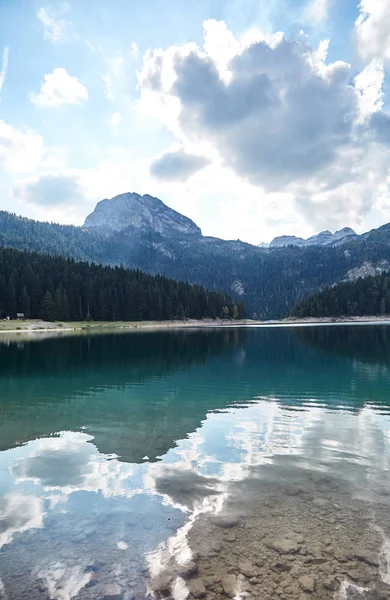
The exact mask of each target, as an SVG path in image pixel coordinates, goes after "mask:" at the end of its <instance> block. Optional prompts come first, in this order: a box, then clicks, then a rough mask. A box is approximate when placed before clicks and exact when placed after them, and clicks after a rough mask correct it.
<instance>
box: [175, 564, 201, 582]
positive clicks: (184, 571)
mask: <svg viewBox="0 0 390 600" xmlns="http://www.w3.org/2000/svg"><path fill="white" fill-rule="evenodd" d="M197 570H198V565H197V563H196V562H195V561H194V560H189V561H188V562H186V563H185V564H184V565H179V566H178V568H177V573H178V575H180V576H181V577H184V579H185V578H186V577H191V576H192V575H194V574H195V573H196V572H197Z"/></svg>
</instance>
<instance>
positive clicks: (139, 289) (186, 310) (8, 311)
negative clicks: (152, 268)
mask: <svg viewBox="0 0 390 600" xmlns="http://www.w3.org/2000/svg"><path fill="white" fill-rule="evenodd" d="M18 312H20V313H24V315H25V317H26V318H28V317H30V318H42V319H45V320H47V321H54V320H68V319H70V320H73V321H78V320H88V319H93V320H95V321H101V320H103V321H114V320H129V321H138V320H163V319H175V318H195V319H199V318H204V317H211V318H215V317H233V318H241V317H243V316H244V313H245V309H244V306H243V304H242V303H235V302H234V301H233V300H232V298H230V297H228V296H225V295H223V294H220V293H218V292H214V291H212V292H209V291H207V290H205V289H204V288H203V287H202V286H200V285H189V284H188V283H183V282H177V281H174V280H173V279H168V278H166V277H162V276H152V275H148V274H146V273H142V272H141V271H139V270H132V271H131V270H128V269H125V268H123V267H115V268H111V267H103V266H98V265H91V264H88V263H85V262H76V261H74V260H73V259H65V258H58V257H52V256H48V255H40V254H37V253H30V252H21V251H17V250H12V249H6V248H0V315H1V317H3V318H4V317H6V316H10V317H11V318H14V317H15V316H16V314H17V313H18Z"/></svg>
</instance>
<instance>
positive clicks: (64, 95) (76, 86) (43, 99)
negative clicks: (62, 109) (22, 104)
mask: <svg viewBox="0 0 390 600" xmlns="http://www.w3.org/2000/svg"><path fill="white" fill-rule="evenodd" d="M31 99H32V101H33V102H34V104H36V105H38V106H41V107H54V106H60V105H61V104H81V103H83V102H86V101H87V100H88V90H87V88H86V87H85V86H84V85H83V84H82V83H81V82H80V81H79V80H78V79H77V77H72V76H71V75H69V73H68V72H67V70H66V69H64V68H62V67H58V68H56V69H54V70H53V72H52V73H49V74H47V75H45V76H44V82H43V84H42V87H41V90H40V92H39V94H31Z"/></svg>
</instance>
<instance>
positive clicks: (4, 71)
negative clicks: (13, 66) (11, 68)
mask: <svg viewBox="0 0 390 600" xmlns="http://www.w3.org/2000/svg"><path fill="white" fill-rule="evenodd" d="M8 54H9V53H8V47H7V46H6V47H5V48H4V51H3V59H2V62H1V71H0V92H1V88H2V87H3V85H4V81H5V78H6V77H7V69H8Z"/></svg>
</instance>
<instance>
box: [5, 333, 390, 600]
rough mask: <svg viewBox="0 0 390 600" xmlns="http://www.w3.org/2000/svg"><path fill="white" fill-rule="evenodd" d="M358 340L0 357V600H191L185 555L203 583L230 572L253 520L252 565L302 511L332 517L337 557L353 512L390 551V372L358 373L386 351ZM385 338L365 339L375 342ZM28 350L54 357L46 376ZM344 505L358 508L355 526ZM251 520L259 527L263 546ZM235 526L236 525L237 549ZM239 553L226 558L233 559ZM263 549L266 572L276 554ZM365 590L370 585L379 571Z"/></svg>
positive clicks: (243, 338)
mask: <svg viewBox="0 0 390 600" xmlns="http://www.w3.org/2000/svg"><path fill="white" fill-rule="evenodd" d="M356 329H357V330H358V331H359V333H357V334H355V333H354V334H351V335H350V337H348V336H347V337H348V339H353V343H349V342H348V344H347V345H346V343H345V339H346V337H345V333H344V332H343V331H342V329H341V328H337V329H336V328H334V329H333V333H332V332H331V333H327V334H326V336H324V335H323V334H322V333H321V334H319V335H317V334H313V333H310V335H309V336H308V337H309V338H310V339H309V344H308V343H307V339H304V340H302V336H301V332H300V331H298V334H297V330H296V329H294V330H289V329H286V330H281V329H278V330H270V329H269V330H251V331H249V332H248V333H246V332H245V331H244V330H231V331H230V332H228V331H223V332H219V331H214V332H202V331H199V332H190V334H188V333H185V332H183V333H180V332H175V333H174V334H171V333H166V334H161V333H159V334H148V335H146V336H144V335H139V334H138V335H136V336H129V335H123V336H122V335H121V336H117V337H116V336H107V339H106V342H105V341H104V340H105V336H104V337H99V338H90V339H85V338H84V339H82V340H80V339H77V338H68V339H66V340H65V339H61V340H58V341H56V340H50V342H39V343H36V344H26V345H25V347H24V349H19V350H17V349H15V348H13V347H12V345H11V346H10V347H8V348H5V347H3V349H2V353H3V354H2V358H3V361H2V364H1V369H0V385H1V391H2V394H1V399H0V406H1V414H2V417H4V420H3V422H2V424H1V425H0V432H1V433H3V432H4V434H5V436H6V437H5V438H2V439H3V441H2V443H3V448H4V449H3V452H1V453H0V517H1V518H0V548H2V554H1V557H0V558H1V560H0V577H1V581H2V584H1V585H2V586H3V588H4V590H5V591H4V594H8V596H9V597H10V598H11V597H12V598H23V597H28V598H53V599H57V598H58V599H59V600H67V599H68V598H69V599H70V598H75V597H77V598H86V599H87V598H88V599H90V598H102V597H115V596H116V597H118V598H127V600H130V598H133V597H136V598H137V597H144V595H145V592H146V585H147V579H148V575H151V580H149V585H150V586H151V588H150V589H153V590H155V593H156V594H158V593H160V592H163V593H165V592H166V591H167V590H166V589H164V586H165V588H166V587H167V586H168V591H169V593H174V594H175V595H176V596H177V597H178V598H179V597H183V594H184V595H186V594H187V593H188V585H190V584H188V585H187V583H186V581H187V577H188V576H187V575H185V576H184V575H183V569H184V571H185V569H186V568H187V567H186V565H188V561H189V560H190V559H191V557H192V556H193V555H194V554H196V555H197V556H198V559H199V560H198V562H199V564H198V566H197V568H198V572H199V573H200V574H201V576H202V578H203V579H204V580H206V582H207V568H206V567H207V564H208V562H210V560H211V562H212V565H213V567H212V568H213V569H215V571H216V572H217V571H218V570H221V569H222V570H223V569H225V570H226V571H228V569H229V567H228V564H229V560H231V557H232V556H236V557H237V553H238V554H240V553H241V552H244V554H245V552H247V553H250V552H251V545H250V544H251V541H250V535H249V537H248V532H247V529H245V531H244V530H243V529H242V527H243V526H244V525H245V524H246V523H247V524H249V523H250V524H251V525H250V526H251V529H253V532H257V534H258V535H257V538H256V539H257V542H256V543H257V550H256V551H257V552H259V548H258V545H259V543H260V542H259V540H261V539H263V538H264V539H265V540H268V541H269V537H270V535H271V534H272V535H273V536H274V537H275V535H276V534H277V535H282V534H281V533H279V532H281V531H282V530H283V528H284V529H286V527H287V524H286V523H287V521H286V519H288V518H290V517H291V516H293V517H291V518H292V521H294V519H295V521H296V523H298V522H299V523H300V521H299V519H301V520H302V519H303V520H305V519H306V521H307V517H308V515H310V519H311V520H312V521H313V522H314V521H315V520H316V519H320V517H321V511H325V510H326V511H327V513H326V514H327V520H326V535H327V536H329V537H332V538H334V543H337V544H339V545H342V544H344V543H345V544H346V543H347V541H345V540H347V537H345V534H344V529H343V528H344V524H345V523H348V527H349V529H350V537H351V539H352V538H353V536H354V535H355V529H356V528H357V527H361V522H360V521H358V520H357V519H356V514H357V513H358V512H359V511H360V513H359V514H360V517H359V518H361V519H363V521H364V522H365V523H367V522H368V521H367V519H368V520H370V519H371V521H372V523H373V524H374V525H375V527H376V528H377V529H375V531H376V533H375V535H374V533H371V534H370V536H371V537H367V539H366V543H367V545H370V547H372V549H373V550H372V551H374V549H375V548H377V546H378V544H379V545H380V544H383V543H385V541H386V536H388V535H389V533H390V524H389V523H388V517H387V515H388V514H389V511H388V506H387V498H388V497H389V496H388V494H389V493H390V485H389V483H390V482H389V479H388V473H389V467H390V464H389V435H390V424H389V419H388V400H389V399H388V390H389V387H388V376H387V373H386V372H384V371H383V370H379V371H372V370H370V371H369V376H368V375H367V372H366V371H365V370H364V369H359V368H357V367H356V365H357V364H359V365H360V364H362V365H368V366H370V367H375V366H376V365H382V367H383V366H386V365H387V355H385V356H383V355H382V354H381V352H379V351H378V350H377V349H373V352H372V354H371V355H370V354H369V353H368V350H367V349H368V346H367V344H366V343H365V337H364V336H365V335H366V332H367V331H369V332H370V331H371V328H366V327H365V328H356ZM379 329H380V328H378V332H379ZM321 330H323V328H322V329H321ZM310 331H311V330H310ZM318 331H319V330H318ZM378 332H376V333H373V334H372V333H369V336H370V340H371V343H375V340H378V337H377V336H378ZM306 335H307V334H306ZM316 335H317V337H316ZM386 335H387V333H384V334H383V333H381V334H380V336H382V337H380V338H379V341H378V344H381V343H382V342H381V340H383V339H384V338H385V337H386ZM165 336H166V337H165ZM164 339H165V340H166V344H164ZM324 339H326V348H323V344H324ZM359 339H360V340H361V341H362V344H363V346H364V348H365V354H364V353H363V352H362V350H361V346H360V345H359ZM313 340H315V341H316V343H314V341H313ZM332 340H333V341H332ZM373 340H374V341H373ZM46 344H47V345H46ZM62 344H64V346H62ZM332 345H333V346H334V348H335V351H334V353H332V352H331V348H332ZM346 346H347V347H348V352H347V351H346V350H345V348H346ZM340 347H342V348H343V351H342V352H340V351H339V349H340ZM62 348H63V349H64V356H63V357H61V352H62V350H61V349H62ZM164 348H165V352H164ZM354 348H356V349H357V350H356V353H354V351H353V350H354ZM24 352H26V355H24V354H23V353H24ZM36 352H37V353H38V356H40V357H41V358H42V359H43V358H44V356H45V354H46V353H48V352H49V353H50V354H51V356H50V357H47V358H46V359H45V360H43V364H42V361H41V360H37V357H36V355H35V353H36ZM192 353H193V360H192ZM363 356H364V358H363ZM357 357H358V358H357ZM19 360H21V363H22V367H23V368H22V373H23V375H22V376H21V377H20V378H18V377H16V373H17V371H18V361H19ZM45 361H46V362H45ZM157 363H162V364H157ZM7 365H8V366H7ZM52 371H55V376H54V374H53V372H52ZM378 407H380V409H378ZM7 436H8V437H7ZM148 457H150V458H148ZM343 503H344V504H345V505H347V506H348V508H349V509H350V510H355V509H356V513H355V512H354V513H353V514H354V515H355V517H354V518H355V523H353V522H352V523H350V522H349V519H350V517H349V516H348V515H347V514H344V512H343V511H342V510H341V509H340V507H341V506H342V504H343ZM336 505H337V506H339V508H337V509H335V506H336ZM298 509H299V510H298ZM259 511H260V512H259ZM261 511H262V512H261ZM272 511H273V512H272ZM299 511H301V513H299ZM373 511H374V512H373ZM260 513H261V515H260ZM274 513H275V514H274ZM278 513H279V516H277V515H278ZM299 514H301V517H299ZM324 514H325V513H324ZM243 515H245V516H244V517H243ZM259 515H260V516H261V520H262V522H264V521H265V522H266V523H267V526H266V528H265V529H264V527H265V526H264V525H262V526H261V527H263V529H264V530H263V529H262V530H261V536H263V537H261V536H260V533H259V532H260V529H261V527H260V525H259V522H260V516H259ZM275 515H276V516H275ZM288 515H290V517H288ZM294 515H295V516H294ZM335 515H336V516H335ZM373 515H374V516H373ZM321 518H322V517H321ZM229 519H230V522H229ZM226 520H227V521H226ZM343 520H344V521H343ZM363 521H362V522H363ZM227 523H228V524H229V526H230V525H231V526H232V527H234V528H235V529H234V534H233V532H232V533H231V534H230V538H229V536H228V535H227V534H225V526H226V524H227ZM299 523H298V525H299ZM318 523H319V524H318V525H316V528H314V529H313V533H312V534H311V533H309V532H308V533H307V535H308V536H309V537H310V536H312V538H313V539H312V541H311V542H310V544H311V546H310V544H309V545H308V546H307V547H306V546H305V548H306V550H305V551H307V552H309V556H310V551H311V550H310V547H311V548H313V546H315V547H318V546H320V543H321V542H320V541H318V539H317V538H319V537H321V535H319V532H321V531H322V529H321V527H322V528H324V527H325V524H324V521H318ZM343 523H344V524H343ZM298 525H296V528H297V527H298ZM288 526H289V527H290V526H291V525H290V524H289V525H288ZM301 527H307V525H304V526H303V525H301ZM340 527H341V529H340ZM240 528H241V529H240ZM378 528H379V529H380V531H381V532H382V533H381V534H380V535H379V534H378V531H379V529H378ZM236 529H237V531H236ZM226 531H227V530H226ZM229 531H230V529H229ZM242 531H244V533H245V535H246V536H247V538H248V543H247V548H246V549H245V547H244V546H240V544H241V543H242V542H241V541H240V540H241V538H240V535H241V534H242ZM373 531H374V530H373ZM210 532H211V533H210ZM240 532H241V533H240ZM210 535H211V537H210ZM294 535H295V536H297V535H298V534H297V533H296V532H295V534H294ZM305 535H306V534H305ZM343 536H344V537H343ZM375 536H376V537H375ZM381 536H382V537H381ZM290 537H292V538H293V537H294V536H293V534H291V536H290ZM322 537H324V532H323V531H322ZM325 537H326V536H325ZM294 539H295V538H294ZM363 539H365V538H363ZM232 540H237V543H236V544H235V552H236V554H234V553H233V554H229V552H230V553H231V552H232V550H230V551H228V550H227V549H226V548H227V546H226V544H227V545H228V546H229V545H230V546H229V547H230V548H233V547H234V546H231V544H232ZM255 541H256V540H255V539H254V541H253V544H254V546H253V548H256V546H255ZM289 541H290V542H291V539H290V540H289ZM267 543H268V542H267ZM269 543H270V544H271V542H269ZM291 543H296V544H298V545H299V543H303V542H296V541H295V542H291ZM348 543H350V542H349V541H348ZM264 548H265V550H264V552H265V558H264V561H265V564H267V562H266V561H267V560H268V554H267V553H271V555H272V552H275V550H272V549H271V550H270V549H269V548H272V544H271V546H267V544H265V543H264ZM297 548H298V546H297ZM253 551H255V550H253ZM203 555H204V558H205V561H206V562H205V563H202V556H203ZM317 558H318V557H317ZM318 560H319V559H318ZM346 560H347V565H348V569H349V570H350V571H351V572H353V565H352V562H351V565H352V566H351V565H350V563H349V562H348V560H349V559H346ZM351 560H352V559H351ZM213 561H214V562H213ZM233 562H234V561H233ZM235 563H236V565H237V558H236V559H235ZM272 564H273V563H272ZM307 564H309V563H307ZM310 564H311V563H310ZM318 564H322V563H320V562H319V563H318ZM263 568H264V569H265V567H263ZM202 569H204V572H203V571H202ZM318 569H319V567H318V568H317V570H318ZM247 570H248V569H247ZM271 571H272V569H271ZM320 571H321V569H320ZM15 573H18V577H16V578H15ZM337 573H338V571H337ZM370 573H371V572H370ZM236 575H237V577H236ZM241 575H242V573H237V574H236V572H234V576H235V577H236V579H235V584H237V586H238V585H244V587H245V585H249V583H250V582H249V583H247V582H246V581H245V577H244V580H242V577H241ZM263 575H264V578H265V579H266V578H267V576H268V575H269V573H268V572H267V573H266V572H264V574H263ZM341 575H342V573H341V571H340V577H341ZM164 577H165V579H164ZM240 577H241V579H240ZM343 577H344V575H343ZM370 577H371V578H372V579H373V581H375V582H376V581H377V580H378V581H379V578H380V576H379V571H378V572H377V571H375V572H374V570H372V573H371V574H370ZM161 578H162V579H161ZM382 578H383V577H382ZM203 579H202V581H203ZM255 579H256V577H255ZM341 580H342V578H341V579H340V581H341ZM213 585H214V586H217V587H216V590H217V591H216V590H212V589H211V588H210V594H211V596H213V594H214V596H215V594H217V595H218V594H219V593H220V594H223V593H224V591H223V589H222V591H218V590H219V588H218V585H219V586H221V585H222V584H220V583H218V582H215V583H214V584H213ZM251 585H252V584H251ZM253 585H255V584H253ZM256 585H257V584H256ZM318 585H319V584H318ZM343 585H344V584H343ZM375 585H376V584H375ZM318 589H319V588H318ZM0 590H1V587H0ZM237 590H238V587H237ZM244 591H245V590H244ZM262 593H263V596H264V598H267V597H268V595H267V594H268V592H267V590H266V589H265V590H263V591H262ZM269 593H270V594H271V596H270V597H272V591H269ZM316 593H317V592H314V596H313V598H314V597H317V596H316V595H315V594H316ZM214 596H213V597H214ZM0 597H1V595H0ZM318 597H325V596H318Z"/></svg>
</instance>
